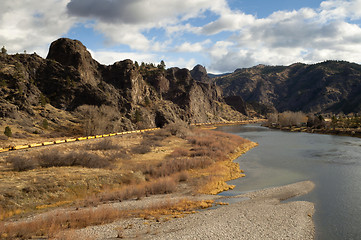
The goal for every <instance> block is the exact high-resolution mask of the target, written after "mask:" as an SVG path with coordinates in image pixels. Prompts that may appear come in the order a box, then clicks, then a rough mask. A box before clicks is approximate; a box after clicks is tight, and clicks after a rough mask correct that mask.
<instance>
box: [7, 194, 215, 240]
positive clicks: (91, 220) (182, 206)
mask: <svg viewBox="0 0 361 240" xmlns="http://www.w3.org/2000/svg"><path fill="white" fill-rule="evenodd" d="M212 204H213V201H211V200H208V201H190V200H187V199H183V200H180V201H168V200H166V201H164V202H160V203H157V204H154V205H151V206H148V207H147V208H145V209H136V210H120V209H117V208H114V207H112V206H101V207H97V208H86V209H79V210H71V211H53V212H50V213H48V214H45V215H42V216H38V217H35V218H33V219H31V220H28V221H19V222H12V223H7V224H5V223H0V236H1V238H2V239H14V238H20V239H28V238H32V237H34V236H46V237H50V238H51V237H54V236H56V237H57V238H59V237H60V236H63V237H65V236H68V237H70V236H74V232H65V233H61V232H60V231H62V230H67V229H78V228H83V227H86V226H91V225H99V224H106V223H110V222H113V221H115V220H117V219H120V218H129V217H141V218H144V219H148V220H151V219H153V220H158V221H159V219H160V218H161V217H162V216H172V217H179V216H180V215H184V214H190V213H194V210H195V209H199V208H207V207H211V206H212Z"/></svg>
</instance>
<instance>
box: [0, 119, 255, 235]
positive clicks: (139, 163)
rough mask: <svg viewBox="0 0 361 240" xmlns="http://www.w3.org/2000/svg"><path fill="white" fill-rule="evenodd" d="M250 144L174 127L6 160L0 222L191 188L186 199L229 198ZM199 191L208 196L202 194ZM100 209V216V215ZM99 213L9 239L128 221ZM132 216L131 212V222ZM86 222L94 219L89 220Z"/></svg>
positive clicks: (63, 216) (61, 218)
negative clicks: (223, 193)
mask: <svg viewBox="0 0 361 240" xmlns="http://www.w3.org/2000/svg"><path fill="white" fill-rule="evenodd" d="M246 143H248V141H247V140H244V139H242V138H240V137H237V136H233V135H230V134H225V133H221V132H215V131H209V130H199V129H189V128H187V127H184V126H177V125H174V124H173V125H170V126H167V127H166V128H164V129H162V130H161V131H157V132H154V133H150V134H146V135H129V136H126V137H122V138H118V137H115V138H109V139H104V140H100V141H99V140H93V141H92V142H91V143H85V142H84V143H76V144H74V145H71V144H69V145H66V144H65V145H63V146H61V147H57V146H54V147H56V148H54V150H51V149H52V148H49V149H45V148H44V149H39V150H38V151H35V150H33V151H34V152H31V151H30V152H29V154H27V155H26V157H23V156H22V155H20V154H18V155H16V154H14V155H13V156H12V157H9V158H8V163H10V166H11V167H12V170H11V171H10V170H6V171H5V172H3V173H4V175H3V176H0V210H1V211H0V218H2V219H5V218H7V217H10V216H11V215H14V214H19V213H22V212H24V211H25V212H26V211H30V212H33V211H34V210H42V211H44V210H46V209H48V208H56V207H58V206H63V205H64V204H65V205H67V204H71V203H74V202H76V203H77V204H78V206H82V207H84V206H98V205H100V204H101V203H106V202H112V201H123V200H127V199H141V198H143V197H145V196H149V195H152V194H167V193H171V192H175V191H178V190H179V188H178V183H179V182H183V183H185V184H186V185H184V184H183V185H182V189H183V188H184V186H188V188H187V189H188V190H187V191H189V187H193V188H194V189H196V190H198V191H200V192H207V193H212V191H214V189H217V191H219V189H223V190H224V189H227V185H226V184H225V183H224V181H227V180H230V179H232V178H235V177H239V176H242V175H240V170H239V166H238V165H237V164H235V163H233V162H232V160H233V159H234V158H235V156H236V155H238V154H240V153H241V152H242V149H238V150H236V149H237V148H238V147H239V146H240V145H242V144H243V145H244V144H246ZM144 145H145V146H149V148H150V151H146V152H145V153H142V154H141V153H140V152H137V153H134V152H133V149H134V148H135V147H134V146H137V147H139V146H144ZM59 146H60V145H59ZM132 153H133V154H132ZM26 164H29V165H30V166H27V165H26ZM1 167H3V169H7V167H8V166H5V165H3V166H1V159H0V169H1ZM21 168H23V169H21ZM31 169H32V170H31ZM17 171H22V172H17ZM49 179H51V181H49ZM200 186H206V188H204V189H200ZM228 187H229V186H228ZM183 191H184V190H183ZM206 205H207V204H206ZM198 207H200V205H198ZM95 209H102V212H99V213H98V212H96V211H95ZM170 209H171V208H170V207H169V206H168V207H167V208H166V209H163V210H162V211H158V210H157V211H156V212H157V213H155V212H154V211H153V210H152V211H153V212H151V213H150V214H149V216H151V215H152V214H153V215H154V214H156V215H157V214H158V213H159V214H160V215H162V214H166V212H167V211H168V213H169V211H173V210H170ZM93 210H94V211H95V212H91V211H90V210H85V209H84V211H83V210H81V211H80V210H79V211H76V215H71V214H70V213H71V212H67V213H65V212H64V213H63V212H59V213H58V215H57V217H56V218H55V217H53V218H49V219H48V221H47V222H48V223H43V222H38V223H37V224H34V226H36V225H37V226H41V225H42V224H45V225H44V226H45V227H44V228H39V227H38V228H37V229H36V230H35V229H34V228H35V227H32V226H33V225H31V224H30V223H24V222H23V223H22V222H19V223H17V224H15V223H14V224H7V225H6V227H5V228H6V229H7V230H6V232H3V233H5V234H7V236H8V237H9V236H12V237H14V236H17V237H18V238H25V237H24V236H29V235H32V236H34V235H39V234H40V235H48V236H53V235H54V234H55V233H56V232H58V231H59V230H62V229H66V228H69V227H70V228H80V227H82V226H87V225H94V224H101V223H105V222H107V221H113V220H114V219H117V218H122V217H124V215H126V213H125V212H124V211H123V212H122V213H117V211H116V210H114V209H111V210H107V209H105V208H103V207H97V208H93ZM87 211H88V212H87ZM149 211H150V210H149ZM107 212H108V213H107ZM144 213H145V212H144V211H142V214H144ZM74 214H75V213H74ZM127 214H128V213H127ZM129 214H130V213H129ZM134 214H135V213H134V212H132V213H131V214H130V216H134ZM83 215H84V216H88V218H87V219H84V218H83V217H82V216H83ZM146 215H147V214H146ZM138 216H139V215H138ZM69 219H70V220H69ZM90 219H91V220H90ZM38 221H42V220H41V219H39V220H38ZM54 221H55V222H54ZM73 221H74V222H73ZM64 222H65V223H64ZM18 224H19V225H18ZM21 224H25V225H21ZM26 224H30V225H26ZM49 224H50V225H49ZM64 224H65V225H64ZM19 226H21V227H19ZM24 228H25V229H33V230H31V231H30V230H29V231H30V232H31V233H26V232H25V233H24V232H22V231H23V230H21V229H24ZM11 229H15V230H11ZM16 229H18V230H16ZM44 229H48V230H44ZM26 234H28V235H26ZM9 238H10V237H9ZM64 239H66V238H64Z"/></svg>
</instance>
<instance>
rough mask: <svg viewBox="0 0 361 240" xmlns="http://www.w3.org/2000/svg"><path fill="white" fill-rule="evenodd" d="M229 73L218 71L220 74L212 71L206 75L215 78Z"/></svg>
mask: <svg viewBox="0 0 361 240" xmlns="http://www.w3.org/2000/svg"><path fill="white" fill-rule="evenodd" d="M229 74H231V73H220V74H213V73H208V77H209V78H216V77H223V76H226V75H229Z"/></svg>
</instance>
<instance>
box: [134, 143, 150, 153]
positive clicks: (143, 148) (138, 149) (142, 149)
mask: <svg viewBox="0 0 361 240" xmlns="http://www.w3.org/2000/svg"><path fill="white" fill-rule="evenodd" d="M151 151H152V148H151V146H150V145H146V144H139V145H137V146H135V147H133V148H132V149H131V152H132V153H134V154H146V153H149V152H151Z"/></svg>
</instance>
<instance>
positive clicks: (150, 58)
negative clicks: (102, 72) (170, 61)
mask: <svg viewBox="0 0 361 240" xmlns="http://www.w3.org/2000/svg"><path fill="white" fill-rule="evenodd" d="M88 51H89V52H90V53H91V55H92V57H93V58H94V59H95V60H97V61H98V62H99V63H101V64H105V65H112V64H113V63H115V62H118V61H122V60H125V59H131V60H132V61H138V63H139V64H140V63H141V62H145V63H157V62H159V60H158V57H157V55H156V54H141V53H134V52H116V51H106V50H104V51H93V50H90V49H88Z"/></svg>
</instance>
